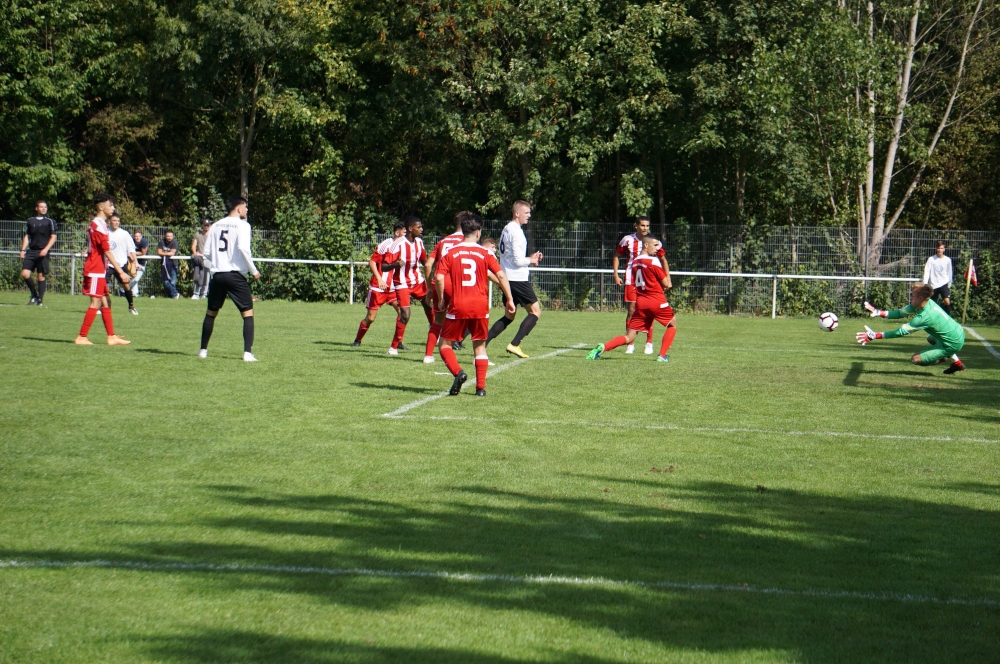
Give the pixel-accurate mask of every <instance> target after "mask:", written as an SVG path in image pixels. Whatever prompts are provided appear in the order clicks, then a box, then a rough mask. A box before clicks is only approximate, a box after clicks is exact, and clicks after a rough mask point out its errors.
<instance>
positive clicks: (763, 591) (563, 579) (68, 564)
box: [0, 560, 1000, 606]
mask: <svg viewBox="0 0 1000 664" xmlns="http://www.w3.org/2000/svg"><path fill="white" fill-rule="evenodd" d="M81 567H82V568H87V567H90V568H104V569H133V570H139V571H148V572H237V573H239V572H259V573H269V574H318V575H323V576H375V577H390V578H404V579H405V578H416V579H441V580H445V581H467V582H473V583H490V582H500V583H519V584H526V585H545V584H551V585H559V586H612V587H619V588H621V587H634V588H650V589H661V588H667V589H671V590H693V591H707V592H741V593H750V594H755V595H786V596H793V597H818V598H822V599H861V600H876V601H891V602H915V603H931V604H956V605H960V606H1000V601H998V600H995V599H990V598H988V597H982V598H977V599H967V598H948V599H945V598H942V597H935V596H933V595H916V594H912V593H891V592H859V591H854V590H814V589H806V590H791V589H788V588H761V587H757V586H751V585H749V584H740V585H733V584H725V583H683V582H679V581H623V580H618V579H605V578H602V577H599V576H590V577H579V576H555V575H551V574H550V575H547V576H545V575H532V574H525V575H514V574H475V573H467V572H444V571H437V572H432V571H423V570H410V571H407V570H382V569H367V568H363V567H299V566H295V565H240V564H236V563H232V564H216V563H146V562H139V561H128V560H123V561H116V560H80V561H68V560H0V569H37V568H48V569H70V568H81Z"/></svg>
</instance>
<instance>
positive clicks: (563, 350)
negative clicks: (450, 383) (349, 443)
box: [382, 343, 587, 419]
mask: <svg viewBox="0 0 1000 664" xmlns="http://www.w3.org/2000/svg"><path fill="white" fill-rule="evenodd" d="M586 345H587V344H585V343H578V344H576V345H575V346H570V347H569V348H560V349H559V350H556V351H552V352H551V353H546V354H545V355H539V356H537V357H529V358H528V359H524V358H522V359H519V360H514V361H513V362H507V363H506V364H501V365H500V366H498V367H495V368H493V369H490V370H489V371H488V372H487V373H486V377H487V378H491V377H493V376H495V375H497V374H498V373H500V372H501V371H506V370H507V369H510V368H511V367H516V366H517V365H519V364H524V363H525V362H530V361H533V360H544V359H545V358H547V357H555V356H556V355H562V354H563V353H568V352H570V351H571V350H577V349H578V348H583V347H584V346H586ZM472 384H473V383H466V384H465V385H463V386H462V389H465V388H466V387H467V386H469V385H472ZM446 396H448V390H445V391H444V392H439V393H438V394H433V395H431V396H429V397H424V398H423V399H417V400H416V401H413V402H411V403H408V404H406V405H405V406H400V407H399V408H397V409H396V410H394V411H392V412H391V413H382V417H389V418H392V419H398V418H400V417H402V416H403V413H406V412H408V411H411V410H413V409H414V408H419V407H420V406H423V405H424V404H427V403H430V402H432V401H437V400H438V399H440V398H441V397H446Z"/></svg>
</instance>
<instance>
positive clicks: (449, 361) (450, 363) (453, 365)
mask: <svg viewBox="0 0 1000 664" xmlns="http://www.w3.org/2000/svg"><path fill="white" fill-rule="evenodd" d="M441 359H442V360H444V364H445V366H446V367H448V371H450V372H451V375H452V376H457V375H458V373H459V372H460V371H461V370H462V365H461V364H459V363H458V356H456V355H455V349H454V348H451V347H450V346H441ZM477 369H478V365H477Z"/></svg>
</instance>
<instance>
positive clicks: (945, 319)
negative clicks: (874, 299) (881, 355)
mask: <svg viewBox="0 0 1000 664" xmlns="http://www.w3.org/2000/svg"><path fill="white" fill-rule="evenodd" d="M933 294H934V289H933V288H932V287H931V286H930V285H929V284H913V289H912V290H911V291H910V303H909V304H908V305H906V306H905V307H903V308H902V309H893V310H892V311H883V310H881V309H876V308H875V307H873V306H872V305H870V304H869V303H867V302H865V309H867V310H868V311H870V312H871V315H872V318H875V317H877V316H881V317H882V318H888V319H890V320H893V319H896V318H909V317H910V316H913V318H912V319H911V320H910V322H909V323H903V325H902V326H900V328H899V329H898V330H890V331H888V332H876V331H874V330H872V329H871V328H870V327H868V326H867V325H865V331H864V332H858V335H857V339H858V343H859V344H861V345H862V346H867V345H868V344H869V343H871V342H872V341H874V340H876V339H896V338H898V337H905V336H906V335H907V334H911V333H913V332H916V331H918V330H927V332H928V333H930V336H929V337H927V341H929V342H930V343H931V347H930V348H929V349H927V350H925V351H924V352H923V353H915V354H914V355H913V357H911V358H910V361H911V362H913V363H914V364H919V365H922V366H928V365H931V364H941V363H942V362H945V361H946V360H948V359H950V360H951V361H952V362H951V366H949V367H948V368H947V369H945V370H944V372H945V373H946V374H953V373H955V372H957V371H965V365H964V364H962V360H960V359H959V358H958V355H957V354H956V353H958V351H960V350H962V347H963V346H964V345H965V330H963V329H962V326H961V325H959V324H958V323H956V322H955V320H954V319H953V318H952V317H951V316H949V315H948V314H946V313H945V312H944V309H942V308H941V307H940V305H938V303H937V302H935V301H934V300H932V299H931V296H932V295H933Z"/></svg>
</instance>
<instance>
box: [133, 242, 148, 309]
mask: <svg viewBox="0 0 1000 664" xmlns="http://www.w3.org/2000/svg"><path fill="white" fill-rule="evenodd" d="M132 239H133V240H135V255H136V257H139V256H145V255H146V254H147V253H149V240H147V239H146V238H144V237H143V236H142V231H136V232H135V233H134V234H133V235H132ZM145 273H146V261H137V265H136V267H135V277H133V278H132V281H130V282H129V283H130V284H131V285H132V296H133V297H139V280H140V279H142V275H144V274H145Z"/></svg>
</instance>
